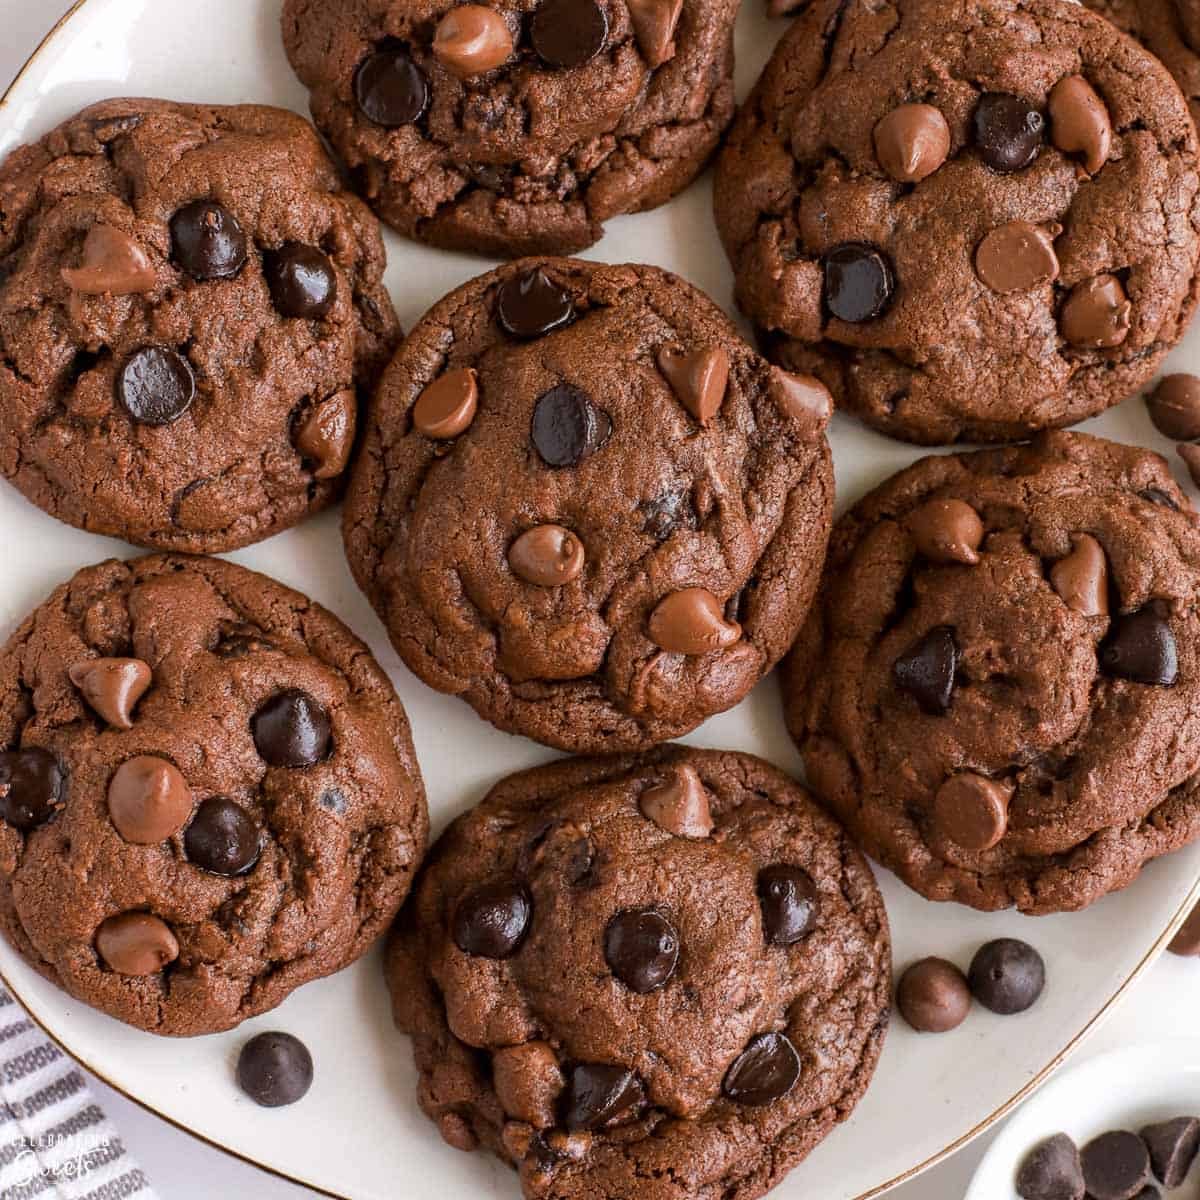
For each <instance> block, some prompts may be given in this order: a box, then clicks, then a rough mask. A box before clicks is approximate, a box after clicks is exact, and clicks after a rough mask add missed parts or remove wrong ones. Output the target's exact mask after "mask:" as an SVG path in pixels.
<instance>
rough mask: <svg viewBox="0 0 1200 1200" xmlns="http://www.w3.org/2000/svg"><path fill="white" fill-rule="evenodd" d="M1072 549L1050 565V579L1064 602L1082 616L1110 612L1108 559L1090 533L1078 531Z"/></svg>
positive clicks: (1102, 548)
mask: <svg viewBox="0 0 1200 1200" xmlns="http://www.w3.org/2000/svg"><path fill="white" fill-rule="evenodd" d="M1071 542H1072V545H1073V547H1074V548H1073V549H1072V551H1071V553H1070V554H1068V555H1067V556H1066V558H1060V559H1059V560H1058V562H1056V563H1055V564H1054V566H1052V567H1051V568H1050V582H1051V584H1052V585H1053V587H1054V590H1055V591H1056V592H1057V593H1058V594H1059V596H1061V597H1062V601H1063V603H1064V604H1065V605H1066V606H1067V607H1068V608H1069V609H1072V610H1073V611H1074V612H1077V613H1079V615H1080V616H1081V617H1106V616H1108V559H1107V557H1106V556H1105V554H1104V547H1103V546H1101V545H1100V543H1099V542H1098V541H1096V539H1095V538H1094V537H1092V535H1091V534H1090V533H1077V534H1075V536H1074V537H1072V539H1071Z"/></svg>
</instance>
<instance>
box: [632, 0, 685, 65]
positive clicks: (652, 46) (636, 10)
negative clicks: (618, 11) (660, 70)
mask: <svg viewBox="0 0 1200 1200" xmlns="http://www.w3.org/2000/svg"><path fill="white" fill-rule="evenodd" d="M627 3H628V7H629V19H630V20H631V21H632V22H633V36H634V37H635V38H636V39H637V44H638V49H639V50H640V51H641V52H642V57H643V58H644V59H645V60H646V65H647V66H648V67H650V68H654V67H661V66H662V65H663V63H665V62H668V61H670V60H671V59H672V58H674V57H675V30H676V29H677V28H678V27H679V18H680V17H681V16H682V15H683V0H627Z"/></svg>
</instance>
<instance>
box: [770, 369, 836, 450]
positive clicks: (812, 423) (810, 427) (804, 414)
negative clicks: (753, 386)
mask: <svg viewBox="0 0 1200 1200" xmlns="http://www.w3.org/2000/svg"><path fill="white" fill-rule="evenodd" d="M767 390H768V393H769V395H770V396H771V399H772V400H774V401H775V404H776V406H777V407H778V409H779V411H780V412H781V413H783V415H784V416H785V417H786V418H787V419H788V420H789V421H791V422H792V424H793V425H794V426H795V427H796V430H797V432H798V433H799V435H800V437H801V438H803V439H804V440H805V441H806V442H815V441H816V440H817V439H818V438H819V437H820V436H821V434H822V433H824V432H825V427H826V426H827V425H828V424H829V419H830V417H832V416H833V397H832V396H831V395H830V394H829V389H828V388H827V387H826V386H825V385H824V384H823V383H822V382H821V381H820V380H819V379H818V378H817V377H816V376H815V375H798V374H796V373H794V372H792V371H785V370H783V368H782V367H772V368H771V376H770V382H769V383H768V384H767Z"/></svg>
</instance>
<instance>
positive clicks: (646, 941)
mask: <svg viewBox="0 0 1200 1200" xmlns="http://www.w3.org/2000/svg"><path fill="white" fill-rule="evenodd" d="M604 961H605V962H606V963H608V965H609V967H610V968H611V969H612V973H613V974H614V975H615V976H616V977H617V978H618V979H619V980H620V981H621V982H622V983H623V984H624V985H625V986H626V987H627V988H629V990H630V991H631V992H637V994H638V995H639V996H645V995H648V994H649V993H650V992H653V991H657V990H658V989H659V988H660V987H663V986H664V985H665V984H666V982H667V981H668V980H669V979H670V978H671V976H672V975H674V974H675V968H676V966H677V964H678V962H679V935H678V934H677V933H676V932H675V927H674V926H673V925H672V924H671V922H670V921H668V920H667V918H666V917H664V916H663V915H662V913H660V912H656V911H655V910H654V909H652V908H631V909H627V910H626V911H625V912H619V913H617V915H616V916H615V917H613V918H612V920H611V921H609V923H608V927H607V928H606V929H605V931H604Z"/></svg>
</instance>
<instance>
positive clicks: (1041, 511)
mask: <svg viewBox="0 0 1200 1200" xmlns="http://www.w3.org/2000/svg"><path fill="white" fill-rule="evenodd" d="M1198 589H1200V528H1198V526H1197V523H1196V514H1195V512H1194V510H1193V509H1192V506H1191V505H1190V503H1189V502H1188V501H1187V499H1185V497H1184V495H1183V493H1182V492H1181V491H1180V490H1179V488H1178V487H1176V485H1175V483H1174V482H1173V481H1172V479H1171V475H1170V473H1169V471H1168V469H1167V466H1166V463H1165V462H1164V461H1163V460H1162V459H1161V458H1160V457H1159V456H1158V455H1156V454H1151V453H1150V452H1149V451H1146V450H1141V449H1138V448H1136V447H1133V446H1123V445H1117V444H1114V443H1111V442H1106V441H1102V440H1100V439H1099V438H1093V437H1087V436H1084V435H1082V434H1070V433H1046V434H1042V435H1039V437H1038V438H1037V439H1035V440H1034V442H1033V443H1032V444H1031V445H1026V446H1020V447H1014V448H1011V449H1006V450H996V451H985V452H981V453H975V454H964V455H950V456H946V457H935V458H927V459H923V460H922V461H920V462H918V463H916V464H915V465H914V466H912V467H911V468H909V469H908V470H906V471H903V472H901V473H900V474H899V475H897V476H895V477H894V478H892V479H890V480H888V481H887V482H885V483H884V484H882V485H881V486H880V487H879V488H877V489H876V490H875V491H874V492H872V493H871V494H870V495H869V496H867V497H866V498H865V499H864V500H862V501H861V502H860V503H859V504H858V505H856V506H855V508H854V509H853V510H852V511H851V512H850V513H849V514H848V515H847V516H845V517H844V518H843V519H842V520H841V521H840V522H839V524H838V525H837V526H836V527H835V530H834V536H833V541H832V544H831V549H830V555H829V561H828V564H827V566H826V573H825V579H824V582H823V584H822V589H821V592H820V594H819V598H818V602H817V604H816V605H815V606H814V610H813V615H812V617H811V618H810V620H809V622H808V624H807V626H806V628H805V630H804V633H803V634H802V635H801V637H800V639H799V641H798V642H797V645H796V649H795V651H794V653H793V654H792V656H791V657H790V658H789V660H788V664H787V671H786V674H785V688H784V692H785V699H786V706H787V717H788V724H789V727H790V728H791V730H792V733H793V735H794V736H795V738H796V739H797V741H798V742H799V744H800V746H801V749H802V750H803V753H804V757H805V762H806V765H807V768H808V778H809V781H810V784H811V786H812V787H813V790H814V791H815V792H817V794H818V795H819V796H820V797H821V799H822V800H823V801H824V802H825V804H826V805H828V807H829V808H830V810H831V811H832V812H834V813H835V814H836V815H837V816H839V817H840V818H841V819H842V820H843V821H845V822H846V824H847V826H848V828H849V829H850V832H851V834H852V835H853V836H854V837H855V839H856V840H857V842H858V843H859V845H861V846H862V847H863V848H864V849H865V850H866V851H867V852H868V853H869V854H871V855H872V856H873V857H875V858H876V859H878V860H879V861H880V862H882V863H884V864H885V865H886V866H888V867H890V868H891V869H892V870H894V871H896V872H897V874H899V875H900V877H901V878H902V879H903V880H904V881H905V882H906V883H907V884H909V886H910V887H912V888H914V889H916V891H918V892H920V893H921V894H922V895H923V896H926V897H928V898H929V899H932V900H957V901H959V902H960V903H963V904H969V905H971V906H973V907H975V908H980V909H997V908H1004V907H1007V906H1009V905H1016V906H1017V907H1018V908H1020V909H1022V910H1024V911H1026V912H1030V913H1048V912H1059V911H1063V910H1072V909H1078V908H1082V907H1084V906H1085V905H1087V904H1090V903H1091V902H1092V901H1094V900H1097V899H1099V897H1101V896H1103V895H1104V894H1105V893H1106V892H1110V891H1113V890H1114V889H1117V888H1121V887H1124V886H1125V885H1126V884H1128V883H1130V882H1131V881H1132V880H1133V879H1134V878H1135V877H1136V876H1137V874H1138V872H1139V871H1140V870H1141V868H1142V866H1143V865H1144V864H1145V863H1146V862H1148V861H1149V860H1150V859H1152V858H1156V857H1157V856H1159V855H1161V854H1166V853H1168V852H1169V851H1172V850H1175V849H1178V848H1179V847H1180V846H1183V845H1184V844H1186V843H1187V842H1190V841H1192V840H1193V839H1195V838H1196V837H1197V836H1200V793H1198V788H1200V784H1198V782H1197V780H1196V779H1194V778H1192V777H1193V775H1194V773H1195V772H1196V771H1197V769H1198V768H1200V615H1198V614H1197V610H1196V597H1197V595H1198V594H1200V591H1198Z"/></svg>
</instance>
